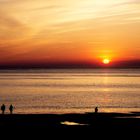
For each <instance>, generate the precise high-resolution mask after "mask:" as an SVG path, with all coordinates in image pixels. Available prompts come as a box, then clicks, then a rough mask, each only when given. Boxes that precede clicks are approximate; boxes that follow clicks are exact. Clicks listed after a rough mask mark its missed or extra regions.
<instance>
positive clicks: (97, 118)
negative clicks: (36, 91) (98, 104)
mask: <svg viewBox="0 0 140 140" xmlns="http://www.w3.org/2000/svg"><path fill="white" fill-rule="evenodd" d="M139 117H140V112H131V113H97V114H96V113H85V114H59V115H58V114H12V115H8V114H6V115H0V131H1V132H7V133H9V132H12V133H18V132H19V133H24V134H26V133H30V134H31V133H32V134H34V133H35V134H36V133H38V134H40V133H43V134H46V135H49V134H50V133H52V132H53V134H54V136H55V134H58V133H59V134H61V135H62V134H63V133H65V134H66V133H70V134H71V135H72V134H75V133H76V134H77V133H79V132H80V133H79V134H80V135H82V134H83V133H84V134H91V135H95V134H97V133H100V134H102V133H104V132H105V133H106V132H107V133H108V132H109V133H110V132H114V133H117V134H118V133H122V132H124V131H125V132H132V131H133V132H134V131H135V132H137V131H139V130H140V118H139Z"/></svg>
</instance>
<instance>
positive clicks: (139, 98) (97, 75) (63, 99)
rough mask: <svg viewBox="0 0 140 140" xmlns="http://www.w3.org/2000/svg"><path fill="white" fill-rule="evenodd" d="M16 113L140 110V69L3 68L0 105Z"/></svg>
mask: <svg viewBox="0 0 140 140" xmlns="http://www.w3.org/2000/svg"><path fill="white" fill-rule="evenodd" d="M2 104H5V105H6V113H7V114H8V113H9V109H8V108H9V106H10V105H11V104H12V105H13V106H14V113H16V114H63V113H87V112H94V108H95V107H96V106H97V107H98V108H99V112H127V113H128V112H129V113H131V112H140V69H26V70H19V69H18V70H0V105H2Z"/></svg>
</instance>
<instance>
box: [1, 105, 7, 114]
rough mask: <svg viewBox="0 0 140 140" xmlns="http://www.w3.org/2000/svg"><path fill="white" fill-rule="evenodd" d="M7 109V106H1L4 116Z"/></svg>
mask: <svg viewBox="0 0 140 140" xmlns="http://www.w3.org/2000/svg"><path fill="white" fill-rule="evenodd" d="M5 109H6V107H5V105H4V104H3V105H2V106H1V111H2V114H4V112H5Z"/></svg>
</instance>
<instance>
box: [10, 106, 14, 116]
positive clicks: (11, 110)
mask: <svg viewBox="0 0 140 140" xmlns="http://www.w3.org/2000/svg"><path fill="white" fill-rule="evenodd" d="M13 110H14V107H13V105H12V104H11V105H10V107H9V111H10V114H13Z"/></svg>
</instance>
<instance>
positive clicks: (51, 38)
mask: <svg viewBox="0 0 140 140" xmlns="http://www.w3.org/2000/svg"><path fill="white" fill-rule="evenodd" d="M0 9H1V10H0V63H9V62H10V63H12V62H13V63H14V62H17V61H18V62H21V63H22V62H24V63H25V62H29V61H30V62H35V61H38V62H44V63H45V62H46V63H50V62H57V61H58V62H64V61H66V62H70V61H90V62H91V61H97V59H102V58H104V57H106V56H107V57H108V58H110V59H114V60H134V59H140V57H139V55H138V52H139V51H140V41H139V34H140V26H139V24H140V18H139V17H140V3H139V1H131V2H130V1H129V0H118V1H116V0H106V1H104V0H94V1H93V0H67V1H65V0H59V1H58V0H51V1H46V0H36V1H34V0H30V1H28V0H24V1H18V0H15V1H10V0H6V1H0Z"/></svg>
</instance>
